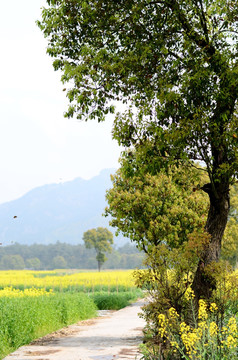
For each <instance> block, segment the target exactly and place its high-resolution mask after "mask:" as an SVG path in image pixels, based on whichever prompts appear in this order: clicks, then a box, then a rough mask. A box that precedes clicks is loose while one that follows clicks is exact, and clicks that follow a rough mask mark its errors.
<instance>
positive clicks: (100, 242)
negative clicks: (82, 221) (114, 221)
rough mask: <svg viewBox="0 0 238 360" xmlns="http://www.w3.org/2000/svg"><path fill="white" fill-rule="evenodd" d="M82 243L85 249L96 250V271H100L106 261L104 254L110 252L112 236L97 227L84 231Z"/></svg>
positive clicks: (107, 231) (104, 229)
mask: <svg viewBox="0 0 238 360" xmlns="http://www.w3.org/2000/svg"><path fill="white" fill-rule="evenodd" d="M83 241H84V243H85V246H86V248H87V249H92V248H93V249H95V250H96V253H97V255H96V260H97V262H98V271H100V270H101V267H102V264H103V263H104V262H105V261H106V260H107V258H106V256H105V253H107V252H111V251H112V247H111V244H113V234H112V233H111V231H109V230H108V229H106V228H102V227H98V228H96V229H91V230H88V231H85V233H84V234H83Z"/></svg>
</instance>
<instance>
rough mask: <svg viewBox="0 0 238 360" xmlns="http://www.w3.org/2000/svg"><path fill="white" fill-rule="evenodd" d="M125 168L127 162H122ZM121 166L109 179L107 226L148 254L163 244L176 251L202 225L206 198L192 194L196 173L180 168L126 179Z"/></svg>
mask: <svg viewBox="0 0 238 360" xmlns="http://www.w3.org/2000/svg"><path fill="white" fill-rule="evenodd" d="M122 164H124V166H126V161H122ZM123 170H125V168H124V167H123V166H122V167H121V168H120V169H119V170H118V172H117V173H116V174H115V175H114V176H112V183H113V187H112V188H111V189H110V190H108V191H107V195H106V199H107V202H108V207H107V208H106V215H109V214H110V215H111V216H112V220H111V222H110V224H111V225H112V226H114V227H116V228H117V229H118V232H122V233H123V235H124V236H126V237H129V238H130V239H131V240H132V241H134V242H135V243H136V244H137V246H138V248H140V249H142V250H144V251H145V252H146V253H150V252H151V251H152V249H153V247H156V246H158V245H159V244H161V243H163V244H166V245H167V246H168V248H169V249H171V250H172V249H175V248H179V247H180V246H181V245H183V243H184V242H187V241H188V239H189V235H191V234H192V233H193V232H196V231H197V232H201V231H202V230H203V228H204V225H205V219H206V213H207V208H208V198H207V196H206V195H205V194H203V193H200V192H197V191H194V190H195V187H196V184H197V182H198V181H199V177H200V176H199V175H200V174H199V173H198V170H195V169H190V171H188V170H187V171H184V169H183V168H180V169H176V167H174V168H173V169H170V171H169V173H166V172H165V171H161V172H160V173H159V174H157V175H150V174H147V173H146V174H144V175H143V176H141V175H139V174H138V173H137V174H135V175H134V176H130V177H127V175H126V174H125V173H124V172H123Z"/></svg>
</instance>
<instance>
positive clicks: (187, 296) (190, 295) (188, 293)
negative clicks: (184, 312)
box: [184, 286, 195, 301]
mask: <svg viewBox="0 0 238 360" xmlns="http://www.w3.org/2000/svg"><path fill="white" fill-rule="evenodd" d="M184 296H185V299H186V300H188V301H189V300H191V299H193V298H194V297H195V295H194V292H193V290H192V289H191V287H190V286H189V287H188V288H187V290H186V291H185V294H184Z"/></svg>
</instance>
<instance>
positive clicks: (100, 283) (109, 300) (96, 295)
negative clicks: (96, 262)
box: [0, 271, 143, 360]
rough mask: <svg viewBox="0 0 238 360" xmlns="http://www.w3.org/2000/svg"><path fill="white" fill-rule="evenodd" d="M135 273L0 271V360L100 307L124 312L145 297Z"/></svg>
mask: <svg viewBox="0 0 238 360" xmlns="http://www.w3.org/2000/svg"><path fill="white" fill-rule="evenodd" d="M131 274H132V271H130V272H128V271H127V272H125V271H115V272H111V271H110V272H105V273H101V274H97V273H95V272H91V273H80V274H79V273H73V274H70V275H68V274H67V273H66V274H64V273H62V271H61V273H60V275H59V274H58V273H57V272H56V271H55V272H50V273H49V272H29V271H26V272H23V271H19V272H16V271H12V272H11V271H8V272H0V360H1V359H3V358H4V357H5V356H6V355H7V354H9V353H11V352H13V351H15V350H16V349H17V348H19V347H20V346H22V345H25V344H28V343H30V342H31V341H33V340H35V339H37V338H39V337H42V336H44V335H46V334H49V333H51V332H54V331H56V330H59V329H61V328H62V327H65V326H67V325H70V324H74V323H77V322H78V321H80V320H84V319H89V318H92V317H95V316H97V310H119V309H121V308H123V307H125V306H128V305H129V304H130V303H131V302H133V301H136V299H138V298H139V297H143V292H142V291H141V290H140V289H138V288H136V286H135V284H134V282H133V280H132V277H131ZM16 278H17V279H16ZM17 280H18V281H17ZM44 285H45V286H44Z"/></svg>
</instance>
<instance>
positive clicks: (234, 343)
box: [224, 335, 237, 348]
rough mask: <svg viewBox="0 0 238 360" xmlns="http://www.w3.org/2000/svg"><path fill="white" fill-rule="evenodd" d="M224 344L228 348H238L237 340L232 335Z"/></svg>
mask: <svg viewBox="0 0 238 360" xmlns="http://www.w3.org/2000/svg"><path fill="white" fill-rule="evenodd" d="M224 344H225V345H226V346H227V347H228V348H236V347H237V340H236V339H235V338H234V337H233V336H232V335H228V336H227V339H226V341H224Z"/></svg>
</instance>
